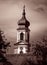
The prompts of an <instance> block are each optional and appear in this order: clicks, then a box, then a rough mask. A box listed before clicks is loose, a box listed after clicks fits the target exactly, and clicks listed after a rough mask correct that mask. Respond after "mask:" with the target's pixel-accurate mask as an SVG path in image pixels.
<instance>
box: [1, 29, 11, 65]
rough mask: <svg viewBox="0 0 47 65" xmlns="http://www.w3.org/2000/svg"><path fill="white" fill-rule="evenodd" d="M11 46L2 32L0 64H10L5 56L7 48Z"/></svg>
mask: <svg viewBox="0 0 47 65" xmlns="http://www.w3.org/2000/svg"><path fill="white" fill-rule="evenodd" d="M9 44H10V42H6V39H5V36H4V32H3V31H1V30H0V63H1V62H2V63H3V65H5V63H7V64H8V61H7V59H6V57H5V56H4V54H5V53H6V48H7V47H8V46H10V45H9ZM7 64H6V65H7ZM10 65H11V64H10Z"/></svg>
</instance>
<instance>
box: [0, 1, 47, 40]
mask: <svg viewBox="0 0 47 65" xmlns="http://www.w3.org/2000/svg"><path fill="white" fill-rule="evenodd" d="M24 5H25V6H26V18H27V20H28V21H29V22H30V27H29V28H30V30H31V32H30V35H31V38H34V37H35V36H36V35H40V34H43V32H44V31H45V30H47V0H0V28H1V29H2V30H3V31H4V34H5V35H6V37H7V39H10V40H14V39H16V29H17V27H18V25H17V22H18V20H19V19H20V18H21V17H22V12H23V6H24Z"/></svg>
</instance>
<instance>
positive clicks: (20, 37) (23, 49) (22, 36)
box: [14, 6, 30, 54]
mask: <svg viewBox="0 0 47 65" xmlns="http://www.w3.org/2000/svg"><path fill="white" fill-rule="evenodd" d="M25 15H26V13H25V6H24V7H23V13H22V18H21V19H20V20H19V21H18V28H17V43H16V44H14V45H15V49H14V53H15V54H21V53H23V54H24V53H28V52H29V51H30V43H29V34H30V30H29V25H30V23H29V21H28V20H27V19H26V16H25Z"/></svg>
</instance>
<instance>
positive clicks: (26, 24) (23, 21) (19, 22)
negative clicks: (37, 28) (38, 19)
mask: <svg viewBox="0 0 47 65" xmlns="http://www.w3.org/2000/svg"><path fill="white" fill-rule="evenodd" d="M25 14H26V13H25V5H24V7H23V14H22V18H21V19H20V20H19V21H18V25H25V26H26V27H28V26H29V25H30V23H29V21H28V20H27V19H26V17H25Z"/></svg>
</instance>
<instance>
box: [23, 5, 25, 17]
mask: <svg viewBox="0 0 47 65" xmlns="http://www.w3.org/2000/svg"><path fill="white" fill-rule="evenodd" d="M23 16H25V5H24V6H23Z"/></svg>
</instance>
